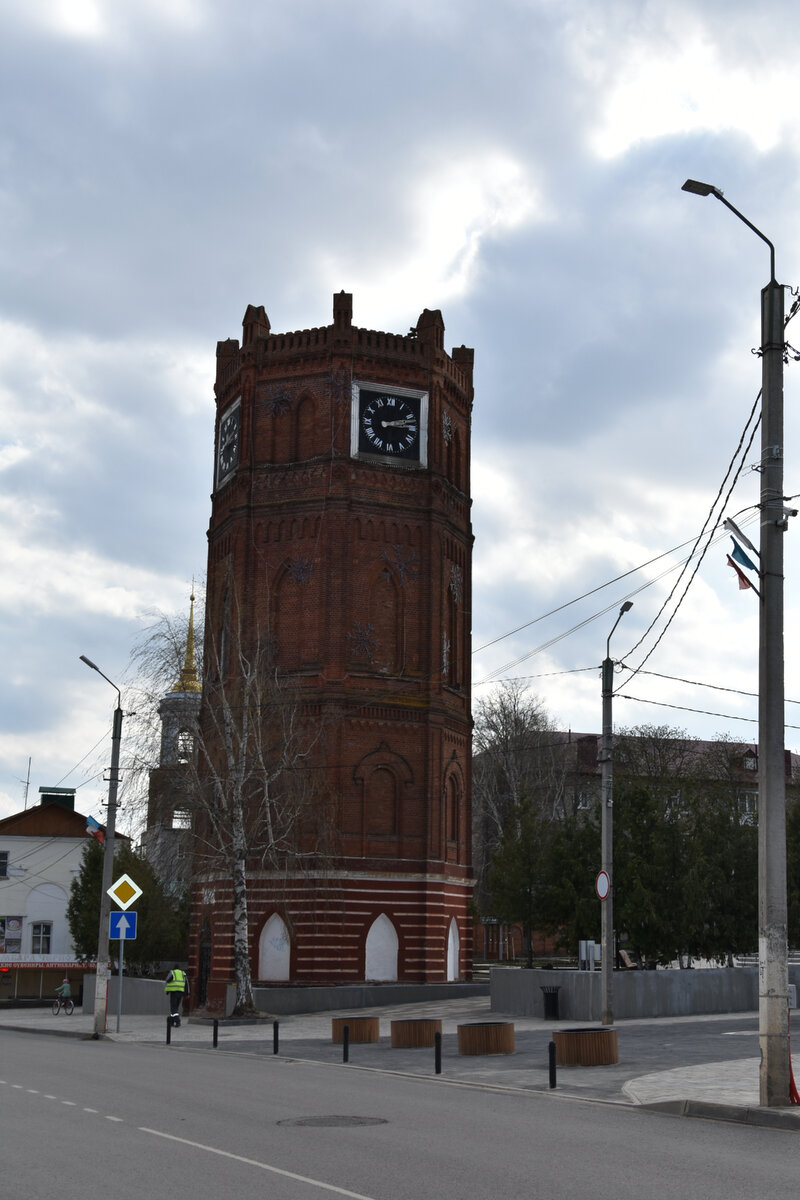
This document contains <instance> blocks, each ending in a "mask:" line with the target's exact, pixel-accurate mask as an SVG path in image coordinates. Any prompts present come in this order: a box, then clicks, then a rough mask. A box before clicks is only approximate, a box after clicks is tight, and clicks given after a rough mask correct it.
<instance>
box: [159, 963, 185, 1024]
mask: <svg viewBox="0 0 800 1200" xmlns="http://www.w3.org/2000/svg"><path fill="white" fill-rule="evenodd" d="M164 991H165V992H166V993H167V998H168V999H169V1016H170V1020H171V1021H172V1024H173V1025H180V1023H181V1004H182V1003H183V997H184V996H188V994H189V979H188V977H187V975H186V972H185V971H182V970H181V969H180V967H173V968H172V970H171V971H170V973H169V974H168V975H167V978H166V982H165V983H164Z"/></svg>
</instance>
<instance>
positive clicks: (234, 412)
mask: <svg viewBox="0 0 800 1200" xmlns="http://www.w3.org/2000/svg"><path fill="white" fill-rule="evenodd" d="M241 415H242V406H241V403H240V401H239V400H237V401H236V402H235V404H233V405H232V407H231V408H229V409H228V411H227V412H226V413H225V414H224V416H223V417H222V420H221V421H220V423H219V443H218V446H217V486H219V485H220V483H222V481H223V479H227V477H228V475H230V473H231V471H233V469H234V467H235V466H236V464H237V463H238V461H239V426H240V423H241Z"/></svg>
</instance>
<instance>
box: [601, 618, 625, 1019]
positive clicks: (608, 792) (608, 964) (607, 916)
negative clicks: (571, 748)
mask: <svg viewBox="0 0 800 1200" xmlns="http://www.w3.org/2000/svg"><path fill="white" fill-rule="evenodd" d="M632 608H633V601H632V600H626V601H625V603H624V604H623V605H622V607H621V608H620V610H619V616H618V617H617V619H616V621H615V622H614V624H613V626H612V628H611V633H609V635H608V640H607V641H606V656H605V658H604V659H603V666H602V668H601V669H602V672H603V674H602V688H603V736H602V742H601V749H600V785H601V794H600V803H601V805H602V808H601V814H600V834H601V850H600V857H601V860H602V863H601V868H602V870H603V871H604V872H605V874H606V878H607V879H608V891H607V893H606V895H605V897H604V898H603V899H602V900H601V901H600V955H601V959H600V972H601V974H600V988H601V994H602V999H601V1005H600V1022H601V1024H602V1025H613V1024H614V767H613V762H614V746H613V732H614V727H613V720H612V700H613V696H614V660H613V658H612V657H611V634H613V632H614V630H615V629H616V628H617V626H618V625H619V623H620V621H621V620H622V617H623V614H624V613H626V612H629V611H630V610H631V609H632Z"/></svg>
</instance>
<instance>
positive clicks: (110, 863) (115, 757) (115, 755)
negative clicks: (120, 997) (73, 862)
mask: <svg viewBox="0 0 800 1200" xmlns="http://www.w3.org/2000/svg"><path fill="white" fill-rule="evenodd" d="M80 658H81V662H83V663H86V666H87V667H91V668H92V670H93V671H97V674H98V675H102V676H103V679H105V681H106V683H110V684H111V686H112V687H113V688H114V690H115V692H116V693H117V707H116V708H115V709H114V729H113V733H112V735H111V770H110V771H109V776H108V815H107V817H106V840H105V847H104V850H103V882H102V884H101V886H100V928H99V930H98V934H97V973H96V975H95V992H94V1032H93V1033H92V1037H93V1038H101V1037H102V1036H103V1035H104V1033H105V1031H106V1002H107V1000H108V926H109V918H110V915H111V897H110V896H109V894H108V889H109V888H110V887H111V884H112V883H113V874H114V830H115V826H116V821H117V787H118V784H119V747H120V742H121V740H122V695H121V693H120V690H119V688H118V687H117V685H116V684H115V683H112V681H111V680H110V679H109V678H108V676H107V675H103V672H102V671H101V670H100V668H99V667H98V666H96V665H95V663H93V662H92V660H91V659H90V658H87V657H86V655H85V654H82V655H81V656H80ZM121 982H122V981H121V980H120V984H121Z"/></svg>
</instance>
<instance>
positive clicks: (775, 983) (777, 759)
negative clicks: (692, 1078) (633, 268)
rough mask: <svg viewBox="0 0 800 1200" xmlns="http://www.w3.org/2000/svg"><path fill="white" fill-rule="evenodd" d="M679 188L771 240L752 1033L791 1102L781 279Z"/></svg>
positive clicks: (768, 1084)
mask: <svg viewBox="0 0 800 1200" xmlns="http://www.w3.org/2000/svg"><path fill="white" fill-rule="evenodd" d="M682 190H683V191H685V192H693V193H694V194H695V195H698V196H714V197H716V199H717V200H720V201H721V202H722V203H723V204H724V205H725V207H726V208H729V209H730V210H731V212H732V213H734V214H735V215H736V216H737V217H738V218H739V220H740V221H743V222H744V224H745V225H746V226H747V227H748V229H752V231H753V233H755V234H756V235H757V236H758V237H760V238H761V240H762V242H766V244H767V245H768V246H769V254H770V280H769V283H768V284H767V285H766V287H765V288H763V289H762V291H761V370H762V377H761V464H760V467H759V470H760V472H761V495H760V504H759V508H760V512H761V540H760V550H759V553H760V555H761V563H760V566H761V596H760V598H759V637H758V976H759V989H758V990H759V996H758V1036H759V1042H760V1047H761V1068H760V1077H759V1094H760V1102H761V1104H762V1105H770V1106H773V1107H776V1106H780V1105H785V1104H789V1103H790V1097H789V1090H790V1075H791V1070H790V1062H789V1003H788V983H789V967H788V961H789V958H788V944H787V934H786V922H787V904H786V774H785V771H786V766H785V761H784V725H783V722H784V661H783V534H784V532H785V530H786V525H787V521H786V517H787V512H786V510H785V509H784V497H783V355H784V320H783V286H782V285H781V284H779V283H777V282H776V280H775V247H774V246H773V244H772V242H771V241H770V240H769V238H768V237H765V236H764V234H763V233H762V232H761V230H760V229H757V228H756V227H755V225H753V224H752V223H751V222H750V221H748V220H747V218H746V217H745V216H743V215H742V214H741V213H740V212H739V210H738V209H736V208H734V207H733V205H732V204H729V203H728V201H727V200H726V199H725V197H724V196H723V194H722V191H721V190H720V189H719V188H717V187H714V186H713V184H710V183H699V182H698V181H697V180H696V179H687V180H686V182H685V183H684V184H683V189H682Z"/></svg>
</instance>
